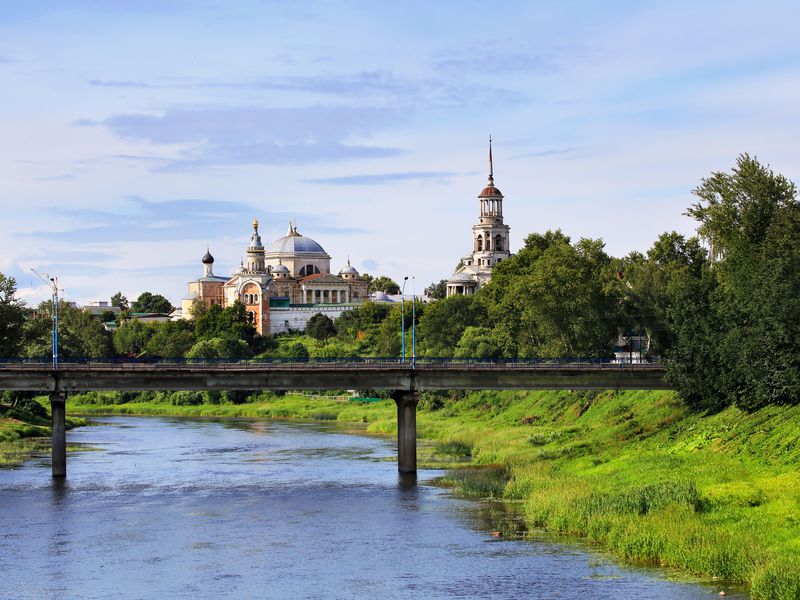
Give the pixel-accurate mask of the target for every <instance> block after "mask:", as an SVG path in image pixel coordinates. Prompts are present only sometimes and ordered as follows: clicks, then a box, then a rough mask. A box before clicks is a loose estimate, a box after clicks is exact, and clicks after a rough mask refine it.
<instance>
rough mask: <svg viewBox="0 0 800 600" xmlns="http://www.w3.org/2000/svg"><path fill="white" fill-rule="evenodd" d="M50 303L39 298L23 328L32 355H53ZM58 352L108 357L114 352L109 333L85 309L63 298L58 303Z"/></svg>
mask: <svg viewBox="0 0 800 600" xmlns="http://www.w3.org/2000/svg"><path fill="white" fill-rule="evenodd" d="M51 306H52V303H51V302H50V301H49V300H48V301H46V302H42V303H41V304H40V305H39V306H38V307H37V309H36V311H35V316H33V317H32V318H31V319H30V320H29V321H28V323H26V328H25V340H26V351H25V354H26V355H27V356H29V357H31V358H47V357H49V356H52V349H53V346H52V319H51V317H50V314H51V312H50V310H51ZM58 353H59V356H60V357H62V358H108V357H111V356H113V355H114V347H113V343H112V339H111V334H110V333H109V332H108V331H106V330H105V327H103V324H102V323H101V322H100V321H98V320H97V319H95V318H94V317H93V316H92V315H91V314H89V313H88V312H86V311H84V310H81V309H79V308H74V307H72V306H70V305H68V304H67V303H66V302H60V303H59V305H58Z"/></svg>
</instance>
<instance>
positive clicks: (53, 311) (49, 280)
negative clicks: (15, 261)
mask: <svg viewBox="0 0 800 600" xmlns="http://www.w3.org/2000/svg"><path fill="white" fill-rule="evenodd" d="M31 271H33V272H34V273H35V274H36V276H37V277H38V278H39V279H41V280H42V281H44V282H45V283H46V284H47V285H49V286H50V287H51V289H52V295H51V296H50V301H51V303H52V306H51V307H50V317H51V318H52V320H53V369H58V277H51V276H50V275H48V274H47V273H44V274H42V273H39V271H37V270H36V269H34V268H31Z"/></svg>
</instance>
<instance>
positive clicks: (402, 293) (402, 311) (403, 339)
mask: <svg viewBox="0 0 800 600" xmlns="http://www.w3.org/2000/svg"><path fill="white" fill-rule="evenodd" d="M406 281H408V275H406V276H405V277H403V287H402V288H401V289H400V339H401V343H402V348H403V352H402V357H401V358H400V362H406ZM412 325H413V324H412Z"/></svg>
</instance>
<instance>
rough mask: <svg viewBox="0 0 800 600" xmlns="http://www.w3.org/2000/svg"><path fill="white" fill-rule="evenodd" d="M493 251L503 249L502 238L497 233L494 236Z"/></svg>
mask: <svg viewBox="0 0 800 600" xmlns="http://www.w3.org/2000/svg"><path fill="white" fill-rule="evenodd" d="M494 249H495V250H502V249H503V236H502V235H500V234H499V233H498V234H497V235H496V236H494Z"/></svg>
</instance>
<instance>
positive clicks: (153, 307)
mask: <svg viewBox="0 0 800 600" xmlns="http://www.w3.org/2000/svg"><path fill="white" fill-rule="evenodd" d="M131 310H132V311H133V312H139V313H163V314H166V315H168V314H169V313H171V312H172V311H173V306H172V304H171V303H170V301H169V300H167V299H166V298H165V297H164V296H162V295H161V294H152V293H150V292H142V293H141V294H139V297H138V298H137V299H136V301H135V302H134V303H133V306H131Z"/></svg>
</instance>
